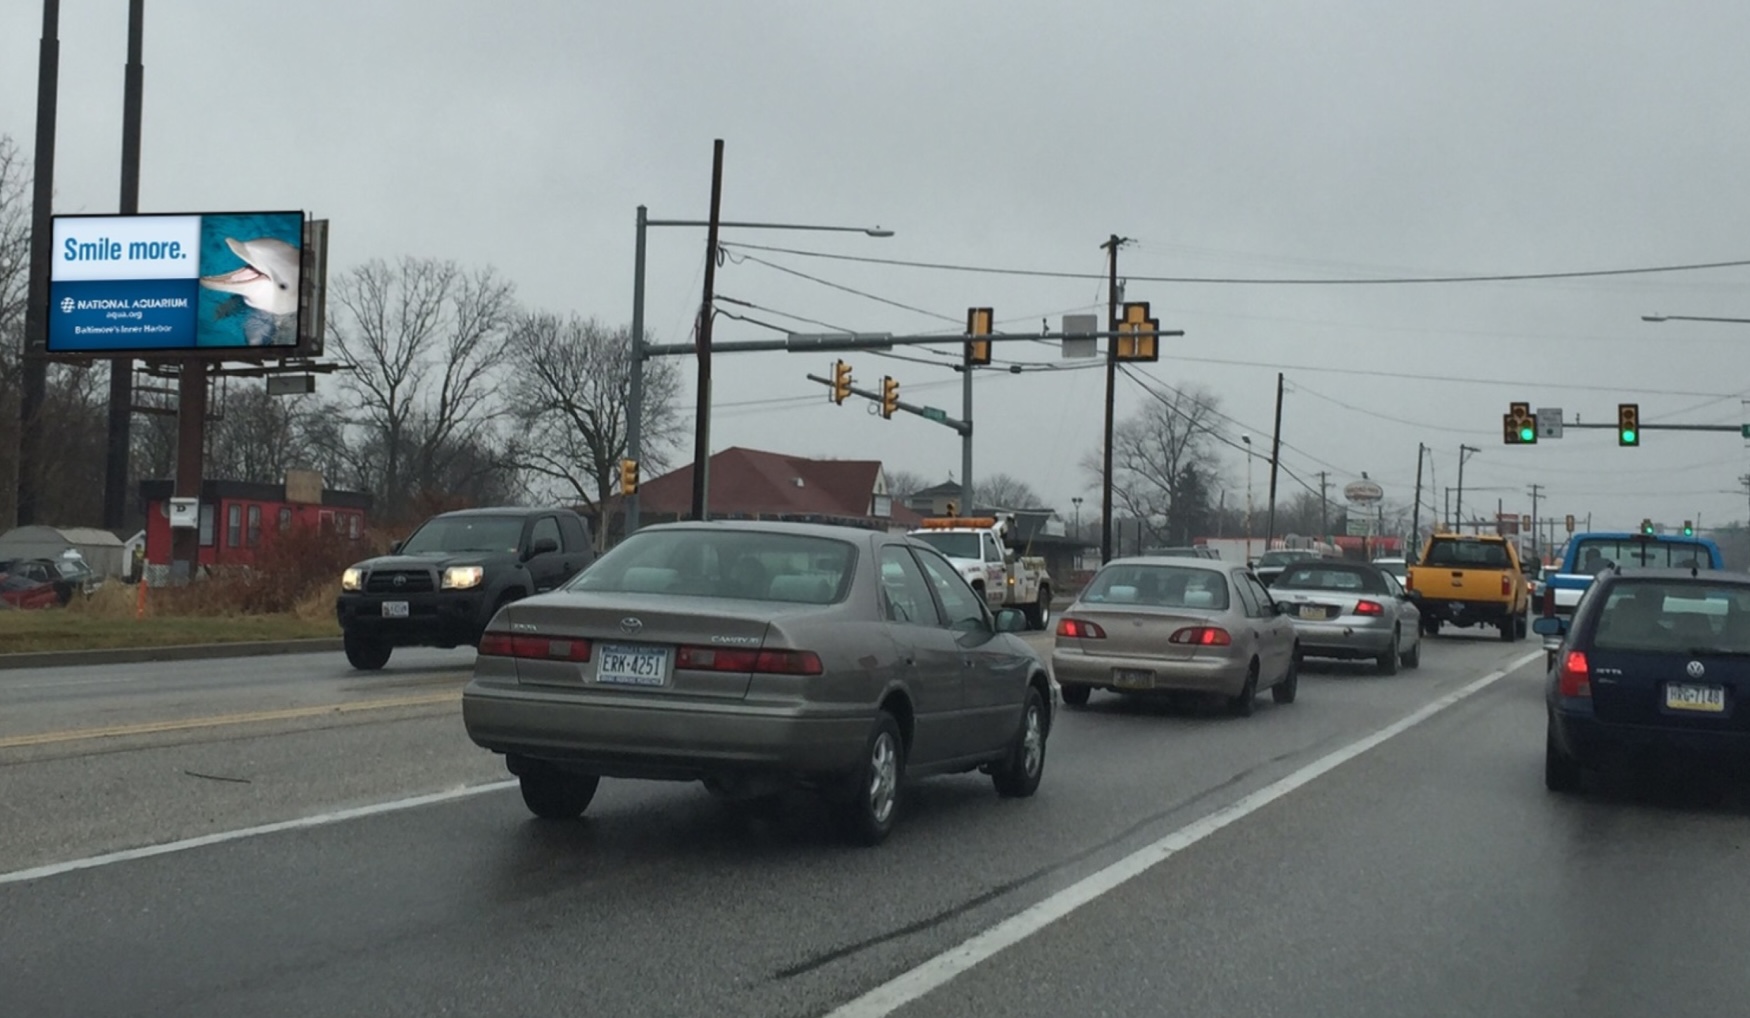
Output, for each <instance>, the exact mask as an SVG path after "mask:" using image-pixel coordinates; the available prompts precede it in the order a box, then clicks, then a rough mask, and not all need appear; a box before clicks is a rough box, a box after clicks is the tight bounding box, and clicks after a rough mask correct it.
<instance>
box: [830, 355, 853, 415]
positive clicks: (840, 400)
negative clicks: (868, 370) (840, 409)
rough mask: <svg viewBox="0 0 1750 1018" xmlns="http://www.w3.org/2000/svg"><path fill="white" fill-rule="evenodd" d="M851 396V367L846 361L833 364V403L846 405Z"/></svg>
mask: <svg viewBox="0 0 1750 1018" xmlns="http://www.w3.org/2000/svg"><path fill="white" fill-rule="evenodd" d="M850 396H851V366H850V365H849V364H846V363H845V362H844V361H833V362H832V401H833V402H834V403H837V404H839V405H840V406H843V405H844V402H845V400H847V399H849V398H850Z"/></svg>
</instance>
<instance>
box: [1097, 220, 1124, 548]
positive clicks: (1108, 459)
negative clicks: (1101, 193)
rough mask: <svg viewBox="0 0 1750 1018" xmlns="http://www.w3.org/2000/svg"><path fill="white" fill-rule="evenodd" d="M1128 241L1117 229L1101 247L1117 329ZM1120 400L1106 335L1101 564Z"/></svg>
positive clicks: (1110, 321) (1108, 538)
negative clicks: (1121, 265) (1121, 259)
mask: <svg viewBox="0 0 1750 1018" xmlns="http://www.w3.org/2000/svg"><path fill="white" fill-rule="evenodd" d="M1125 243H1127V241H1126V239H1125V238H1123V237H1120V236H1118V235H1117V234H1116V233H1114V234H1112V236H1110V237H1109V238H1107V240H1106V243H1104V244H1101V245H1100V247H1102V248H1104V249H1105V251H1106V255H1107V258H1106V267H1107V269H1106V331H1107V332H1110V333H1116V332H1117V331H1118V249H1119V248H1120V247H1122V246H1123V245H1124V244H1125ZM1117 404H1118V340H1117V338H1116V337H1115V336H1109V337H1107V339H1106V429H1105V433H1104V434H1105V443H1104V444H1105V450H1104V453H1103V463H1102V465H1101V469H1100V564H1101V565H1105V564H1106V563H1107V562H1110V561H1112V426H1113V416H1114V414H1115V413H1116V411H1117Z"/></svg>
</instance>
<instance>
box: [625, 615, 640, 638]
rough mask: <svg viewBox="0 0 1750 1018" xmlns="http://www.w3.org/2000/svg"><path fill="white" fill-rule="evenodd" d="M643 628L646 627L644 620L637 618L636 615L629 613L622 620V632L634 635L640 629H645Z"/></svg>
mask: <svg viewBox="0 0 1750 1018" xmlns="http://www.w3.org/2000/svg"><path fill="white" fill-rule="evenodd" d="M643 628H644V622H643V620H642V619H639V618H637V617H636V616H633V615H628V616H626V617H625V618H623V619H621V620H620V632H622V633H625V634H626V635H627V636H632V635H633V634H635V633H637V632H638V630H640V629H643Z"/></svg>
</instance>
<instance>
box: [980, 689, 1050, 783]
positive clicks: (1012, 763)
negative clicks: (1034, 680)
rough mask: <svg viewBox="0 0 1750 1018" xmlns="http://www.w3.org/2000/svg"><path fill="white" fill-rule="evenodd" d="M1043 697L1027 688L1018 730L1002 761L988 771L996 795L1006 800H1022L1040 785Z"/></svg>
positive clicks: (1043, 736)
mask: <svg viewBox="0 0 1750 1018" xmlns="http://www.w3.org/2000/svg"><path fill="white" fill-rule="evenodd" d="M1045 735H1046V721H1045V700H1044V698H1043V697H1041V696H1040V695H1039V690H1037V689H1035V688H1034V687H1032V686H1028V687H1027V701H1026V703H1025V705H1023V707H1022V708H1021V730H1020V731H1018V732H1016V733H1015V741H1014V742H1013V743H1012V744H1011V745H1010V746H1009V751H1008V754H1007V755H1006V756H1004V757H1003V762H1002V763H1000V764H998V765H997V766H996V767H995V768H994V769H992V770H991V772H990V777H991V782H992V783H993V784H995V785H996V787H997V794H998V795H1000V796H1003V797H1004V798H1008V799H1025V798H1026V797H1028V796H1029V795H1032V794H1033V793H1034V792H1035V791H1037V790H1038V788H1039V779H1040V778H1041V777H1043V776H1044V775H1045Z"/></svg>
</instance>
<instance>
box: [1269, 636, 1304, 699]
mask: <svg viewBox="0 0 1750 1018" xmlns="http://www.w3.org/2000/svg"><path fill="white" fill-rule="evenodd" d="M1299 694H1300V649H1299V648H1298V647H1297V648H1295V651H1294V653H1292V654H1290V655H1288V674H1286V675H1284V676H1282V681H1281V682H1278V683H1276V685H1274V686H1271V687H1270V699H1272V700H1275V701H1276V702H1277V703H1293V702H1294V698H1295V697H1296V696H1298V695H1299Z"/></svg>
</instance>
